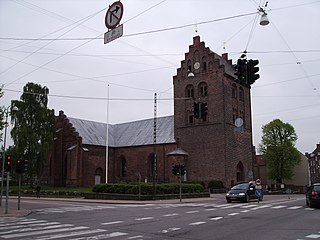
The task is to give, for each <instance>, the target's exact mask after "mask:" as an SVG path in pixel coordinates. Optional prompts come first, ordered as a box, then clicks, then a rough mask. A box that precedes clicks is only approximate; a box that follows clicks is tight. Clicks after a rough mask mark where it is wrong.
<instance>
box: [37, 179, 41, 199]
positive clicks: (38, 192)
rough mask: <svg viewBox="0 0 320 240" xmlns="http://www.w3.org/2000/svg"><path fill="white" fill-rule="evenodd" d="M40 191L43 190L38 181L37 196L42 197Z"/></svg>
mask: <svg viewBox="0 0 320 240" xmlns="http://www.w3.org/2000/svg"><path fill="white" fill-rule="evenodd" d="M40 191H41V186H40V184H39V183H38V184H37V186H36V194H37V198H40Z"/></svg>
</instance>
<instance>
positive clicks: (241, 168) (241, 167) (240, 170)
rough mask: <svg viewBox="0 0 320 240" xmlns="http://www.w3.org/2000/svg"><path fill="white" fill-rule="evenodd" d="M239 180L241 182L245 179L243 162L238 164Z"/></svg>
mask: <svg viewBox="0 0 320 240" xmlns="http://www.w3.org/2000/svg"><path fill="white" fill-rule="evenodd" d="M236 170H237V182H241V181H244V180H245V179H244V175H245V174H244V166H243V164H242V162H239V163H238V165H237V169H236Z"/></svg>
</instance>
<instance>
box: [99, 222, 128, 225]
mask: <svg viewBox="0 0 320 240" xmlns="http://www.w3.org/2000/svg"><path fill="white" fill-rule="evenodd" d="M118 223H123V221H114V222H105V223H101V225H112V224H118Z"/></svg>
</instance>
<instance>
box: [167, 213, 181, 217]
mask: <svg viewBox="0 0 320 240" xmlns="http://www.w3.org/2000/svg"><path fill="white" fill-rule="evenodd" d="M178 215H179V213H170V214H165V215H163V216H164V217H172V216H178Z"/></svg>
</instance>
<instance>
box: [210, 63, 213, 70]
mask: <svg viewBox="0 0 320 240" xmlns="http://www.w3.org/2000/svg"><path fill="white" fill-rule="evenodd" d="M212 70H213V63H212V61H210V62H209V71H212Z"/></svg>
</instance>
